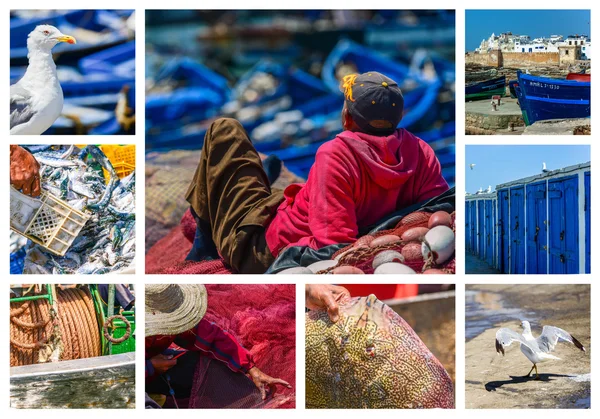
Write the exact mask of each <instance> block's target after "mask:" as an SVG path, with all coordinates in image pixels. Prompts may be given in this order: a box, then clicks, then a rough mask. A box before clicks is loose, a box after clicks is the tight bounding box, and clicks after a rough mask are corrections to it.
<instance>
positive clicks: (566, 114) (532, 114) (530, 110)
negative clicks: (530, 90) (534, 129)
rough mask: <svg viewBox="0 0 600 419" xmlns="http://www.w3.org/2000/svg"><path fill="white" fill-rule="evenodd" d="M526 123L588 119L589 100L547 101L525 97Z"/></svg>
mask: <svg viewBox="0 0 600 419" xmlns="http://www.w3.org/2000/svg"><path fill="white" fill-rule="evenodd" d="M525 101H526V102H527V121H528V122H529V124H533V123H534V122H537V121H544V120H547V119H565V118H589V116H590V101H589V100H569V99H548V98H539V97H535V96H526V98H525Z"/></svg>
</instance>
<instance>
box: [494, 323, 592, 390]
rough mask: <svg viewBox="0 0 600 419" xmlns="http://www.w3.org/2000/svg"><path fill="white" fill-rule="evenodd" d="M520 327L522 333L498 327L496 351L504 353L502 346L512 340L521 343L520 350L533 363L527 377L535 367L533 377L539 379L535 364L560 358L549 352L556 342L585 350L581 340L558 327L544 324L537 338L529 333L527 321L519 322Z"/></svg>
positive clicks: (507, 344)
mask: <svg viewBox="0 0 600 419" xmlns="http://www.w3.org/2000/svg"><path fill="white" fill-rule="evenodd" d="M521 327H522V328H523V334H521V335H520V334H518V333H517V332H515V331H514V330H512V329H509V328H506V327H503V328H502V329H499V330H498V331H497V332H496V352H497V353H502V355H504V348H506V347H507V346H510V344H511V343H513V342H518V343H519V344H520V345H521V352H523V354H524V355H525V356H526V357H527V359H529V360H530V361H531V362H532V363H533V367H531V369H530V370H529V373H528V374H527V377H529V376H530V375H531V372H532V371H533V370H534V369H535V375H536V378H535V379H536V380H539V379H540V375H539V374H538V369H537V364H538V363H540V362H545V361H549V360H551V359H555V360H558V359H560V358H558V357H556V356H554V355H551V354H550V352H552V351H553V350H554V347H555V346H556V344H557V343H558V342H569V343H572V344H573V345H575V347H576V348H577V349H581V350H582V351H583V352H585V348H584V347H583V345H582V344H581V342H579V341H578V340H577V339H575V338H574V337H573V336H571V334H570V333H568V332H567V331H565V330H563V329H560V328H558V327H554V326H544V328H543V329H542V334H541V335H539V336H538V337H537V338H534V337H533V335H532V334H531V325H530V324H529V322H528V321H523V322H521Z"/></svg>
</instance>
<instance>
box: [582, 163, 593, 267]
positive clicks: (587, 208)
mask: <svg viewBox="0 0 600 419" xmlns="http://www.w3.org/2000/svg"><path fill="white" fill-rule="evenodd" d="M584 176H585V177H584V186H585V207H584V210H585V273H586V274H589V273H591V272H592V267H591V250H590V249H591V247H592V246H591V238H590V235H591V211H592V210H591V205H592V202H591V195H592V190H591V180H592V174H591V172H585V174H584Z"/></svg>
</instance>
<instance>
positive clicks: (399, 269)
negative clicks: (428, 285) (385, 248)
mask: <svg viewBox="0 0 600 419" xmlns="http://www.w3.org/2000/svg"><path fill="white" fill-rule="evenodd" d="M373 273H375V274H416V272H415V271H413V270H412V269H411V268H410V267H408V266H406V265H403V264H401V263H395V262H388V263H384V264H383V265H379V266H378V267H377V269H375V272H373Z"/></svg>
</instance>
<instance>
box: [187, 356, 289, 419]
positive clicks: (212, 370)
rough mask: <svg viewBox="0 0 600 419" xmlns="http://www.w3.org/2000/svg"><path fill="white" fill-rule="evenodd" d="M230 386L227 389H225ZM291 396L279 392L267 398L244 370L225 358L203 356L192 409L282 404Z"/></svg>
mask: <svg viewBox="0 0 600 419" xmlns="http://www.w3.org/2000/svg"><path fill="white" fill-rule="evenodd" d="M224 389H226V391H223V390H224ZM289 400H290V397H289V396H284V395H282V394H275V395H273V396H272V397H268V398H267V399H265V400H263V399H262V397H261V394H260V391H259V390H258V388H257V387H256V386H255V385H254V383H253V382H252V380H251V379H250V378H248V377H247V376H246V375H244V374H235V373H232V372H231V370H230V369H229V368H228V367H227V365H225V364H224V363H222V362H219V361H215V360H213V359H210V358H207V357H201V358H200V359H199V361H198V363H197V364H196V373H195V376H194V388H193V389H192V394H191V395H190V401H189V407H190V408H191V409H257V408H261V409H269V408H271V409H272V408H276V407H279V406H281V405H282V404H284V403H286V402H287V401H289Z"/></svg>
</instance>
